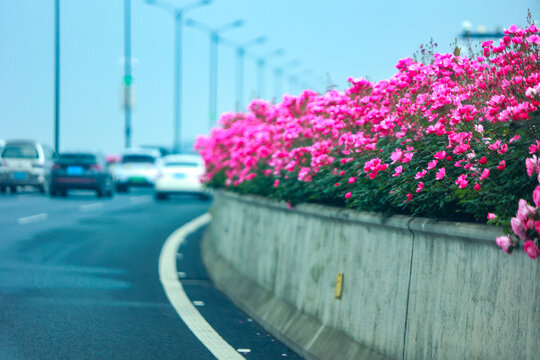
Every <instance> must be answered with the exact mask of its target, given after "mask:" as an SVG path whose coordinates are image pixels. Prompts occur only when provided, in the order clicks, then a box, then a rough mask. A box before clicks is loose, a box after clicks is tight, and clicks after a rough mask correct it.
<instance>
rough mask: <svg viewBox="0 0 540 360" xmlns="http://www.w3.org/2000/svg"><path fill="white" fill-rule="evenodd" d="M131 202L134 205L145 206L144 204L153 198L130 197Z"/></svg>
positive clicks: (145, 196) (146, 196) (147, 196)
mask: <svg viewBox="0 0 540 360" xmlns="http://www.w3.org/2000/svg"><path fill="white" fill-rule="evenodd" d="M129 201H131V203H132V204H144V203H147V202H150V201H152V197H151V196H150V195H144V196H135V197H130V198H129Z"/></svg>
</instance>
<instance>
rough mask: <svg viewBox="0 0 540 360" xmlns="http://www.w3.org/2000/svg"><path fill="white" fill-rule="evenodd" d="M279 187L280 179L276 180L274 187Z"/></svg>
mask: <svg viewBox="0 0 540 360" xmlns="http://www.w3.org/2000/svg"><path fill="white" fill-rule="evenodd" d="M278 186H279V179H276V181H274V187H278Z"/></svg>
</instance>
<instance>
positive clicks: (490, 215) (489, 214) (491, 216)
mask: <svg viewBox="0 0 540 360" xmlns="http://www.w3.org/2000/svg"><path fill="white" fill-rule="evenodd" d="M496 218H497V215H495V214H494V213H488V214H487V219H488V220H495V219H496Z"/></svg>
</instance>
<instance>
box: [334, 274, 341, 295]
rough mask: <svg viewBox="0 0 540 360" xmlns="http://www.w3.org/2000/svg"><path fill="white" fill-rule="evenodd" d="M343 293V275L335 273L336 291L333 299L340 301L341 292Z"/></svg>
mask: <svg viewBox="0 0 540 360" xmlns="http://www.w3.org/2000/svg"><path fill="white" fill-rule="evenodd" d="M342 291H343V273H337V276H336V291H335V293H334V299H338V300H339V299H341V292H342Z"/></svg>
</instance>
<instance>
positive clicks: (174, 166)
mask: <svg viewBox="0 0 540 360" xmlns="http://www.w3.org/2000/svg"><path fill="white" fill-rule="evenodd" d="M203 174H204V165H203V161H202V159H201V157H200V156H197V155H167V156H165V157H164V158H163V160H162V161H161V163H160V167H159V173H158V177H157V180H156V184H155V186H154V191H155V198H156V199H157V200H165V199H167V197H168V196H169V195H171V194H196V195H199V196H200V197H202V198H205V199H206V198H208V192H207V191H206V189H205V188H204V187H203V185H202V183H201V181H200V178H201V176H202V175H203Z"/></svg>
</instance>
